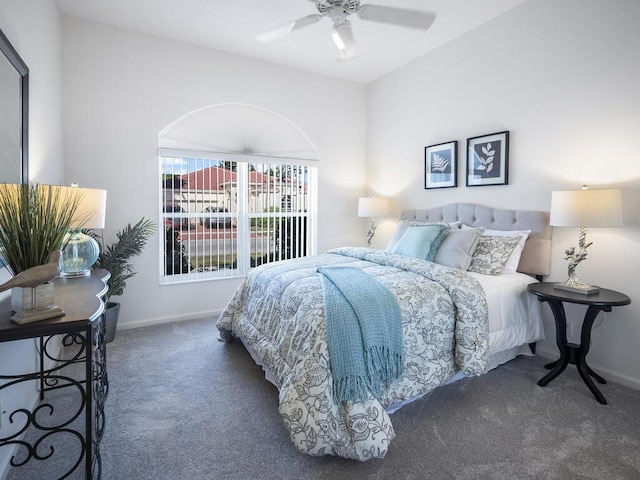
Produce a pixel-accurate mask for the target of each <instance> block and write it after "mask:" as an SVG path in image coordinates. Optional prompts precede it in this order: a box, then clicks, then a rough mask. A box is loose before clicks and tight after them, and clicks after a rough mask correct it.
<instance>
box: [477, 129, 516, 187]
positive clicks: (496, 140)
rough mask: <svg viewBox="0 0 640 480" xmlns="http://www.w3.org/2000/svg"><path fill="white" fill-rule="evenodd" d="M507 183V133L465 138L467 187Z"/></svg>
mask: <svg viewBox="0 0 640 480" xmlns="http://www.w3.org/2000/svg"><path fill="white" fill-rule="evenodd" d="M508 183H509V132H508V131H506V132H497V133H490V134H488V135H481V136H479V137H472V138H467V187H479V186H483V185H507V184H508Z"/></svg>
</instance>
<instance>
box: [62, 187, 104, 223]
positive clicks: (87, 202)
mask: <svg viewBox="0 0 640 480" xmlns="http://www.w3.org/2000/svg"><path fill="white" fill-rule="evenodd" d="M67 188H72V189H73V190H75V191H77V192H79V195H80V203H79V204H78V208H77V210H76V213H75V215H74V216H73V222H72V224H71V228H74V229H75V228H87V229H89V228H104V217H105V214H106V211H107V191H106V190H100V189H97V188H79V187H67Z"/></svg>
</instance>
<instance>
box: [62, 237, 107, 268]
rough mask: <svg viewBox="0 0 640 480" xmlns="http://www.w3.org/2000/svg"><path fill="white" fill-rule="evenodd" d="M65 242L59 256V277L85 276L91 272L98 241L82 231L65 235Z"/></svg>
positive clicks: (98, 250)
mask: <svg viewBox="0 0 640 480" xmlns="http://www.w3.org/2000/svg"><path fill="white" fill-rule="evenodd" d="M65 241H66V242H67V244H66V246H65V247H64V249H63V250H62V255H61V257H60V276H61V277H71V278H73V277H85V276H87V275H89V274H90V273H91V272H90V271H89V270H90V269H91V266H92V265H93V264H94V263H96V260H97V259H98V255H99V253H100V247H99V246H98V242H96V241H95V240H94V239H93V238H91V237H90V236H89V235H87V234H86V233H83V232H79V231H78V232H73V233H70V234H67V236H66V237H65Z"/></svg>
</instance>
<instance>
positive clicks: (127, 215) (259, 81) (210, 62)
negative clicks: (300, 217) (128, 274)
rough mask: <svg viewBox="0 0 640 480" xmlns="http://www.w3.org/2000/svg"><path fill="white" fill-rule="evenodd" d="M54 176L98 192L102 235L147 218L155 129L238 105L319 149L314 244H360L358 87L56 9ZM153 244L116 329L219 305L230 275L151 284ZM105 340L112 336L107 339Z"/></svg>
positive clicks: (362, 131) (362, 130)
mask: <svg viewBox="0 0 640 480" xmlns="http://www.w3.org/2000/svg"><path fill="white" fill-rule="evenodd" d="M63 79H64V93H63V99H64V102H63V103H64V127H65V131H64V142H65V166H66V172H67V178H65V180H66V181H76V182H78V183H80V184H81V185H82V186H86V187H96V188H105V189H107V190H108V199H107V228H106V236H107V238H109V236H110V235H111V238H113V234H114V232H115V231H117V230H120V229H121V228H122V227H124V226H125V225H126V223H127V222H136V221H137V220H138V219H139V218H141V217H142V216H145V217H148V218H152V219H154V220H157V219H158V201H159V180H158V159H157V148H158V133H159V132H160V131H161V130H162V129H163V128H164V127H166V126H167V125H168V124H169V123H171V122H173V121H174V120H176V119H177V118H179V117H181V116H182V115H185V114H187V113H189V112H191V111H193V110H196V109H198V108H202V107H205V106H208V105H214V104H219V103H227V102H239V103H248V104H253V105H257V106H260V107H264V108H267V109H269V110H272V111H274V112H276V113H279V114H281V115H283V116H284V117H286V118H287V119H289V120H291V121H292V122H293V123H294V124H296V125H297V126H298V127H299V128H300V129H301V130H302V131H303V132H304V133H305V134H306V135H308V137H309V138H310V140H311V141H312V142H313V144H314V145H315V146H316V149H317V151H318V153H319V158H320V163H319V166H320V170H319V185H320V186H319V190H320V192H319V231H320V235H319V238H318V249H319V251H324V250H326V249H327V248H329V247H333V246H338V245H345V244H356V243H362V242H363V241H364V240H363V239H364V237H363V236H362V234H361V227H362V225H364V221H358V219H357V218H355V213H356V199H357V197H358V196H360V195H362V194H363V193H364V185H365V182H364V175H363V172H364V162H365V157H364V154H365V142H366V88H365V86H363V85H361V84H357V83H353V82H348V81H344V80H336V79H332V78H330V77H325V76H321V75H317V74H310V73H305V72H302V71H299V70H295V69H290V68H284V67H281V66H276V65H273V64H269V63H264V62H259V61H255V60H251V59H247V58H243V57H239V56H235V55H230V54H226V53H222V52H218V51H214V50H211V49H207V48H203V47H198V46H194V45H189V44H185V43H179V42H176V41H172V40H166V39H162V38H159V37H154V36H150V35H146V34H140V33H135V32H132V31H128V30H122V29H117V28H113V27H110V26H106V25H101V24H98V23H92V22H87V21H83V20H80V19H77V18H73V17H65V16H63ZM159 242H160V235H158V236H157V238H156V239H154V240H153V241H152V242H151V244H150V245H149V246H148V248H147V249H146V250H145V252H144V253H143V255H142V256H141V257H137V258H135V259H134V261H135V268H136V270H137V271H138V272H139V273H138V275H137V276H135V277H134V278H132V279H131V280H129V281H128V284H127V290H126V291H125V294H124V295H123V296H122V297H120V298H119V299H116V300H119V301H121V303H122V310H121V316H120V322H121V324H120V326H125V327H126V326H133V325H142V324H147V323H153V322H157V321H166V320H171V319H181V318H194V317H197V316H199V315H204V314H207V313H208V314H211V313H212V312H217V311H220V310H222V308H224V306H225V305H226V303H227V302H228V301H229V299H230V298H231V295H232V294H233V292H234V291H235V289H236V287H237V285H238V284H239V281H238V280H216V281H207V282H201V283H192V284H182V285H164V286H159V285H158V280H159V267H158V263H159V247H160V245H159ZM116 341H117V339H116Z"/></svg>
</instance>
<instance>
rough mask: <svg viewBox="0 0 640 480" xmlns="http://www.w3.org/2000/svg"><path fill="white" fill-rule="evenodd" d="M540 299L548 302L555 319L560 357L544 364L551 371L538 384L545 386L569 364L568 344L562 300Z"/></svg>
mask: <svg viewBox="0 0 640 480" xmlns="http://www.w3.org/2000/svg"><path fill="white" fill-rule="evenodd" d="M541 301H546V302H548V303H549V307H550V308H551V312H552V313H553V318H554V319H555V321H556V345H558V350H559V351H560V358H559V359H558V360H556V361H555V362H551V363H548V364H547V365H545V368H547V369H551V371H550V372H549V373H547V374H546V375H545V376H544V377H542V378H541V379H540V380H539V381H538V385H540V386H541V387H545V386H546V385H547V384H548V383H549V382H550V381H551V380H553V379H554V378H556V377H557V376H558V375H560V374H561V373H562V372H563V371H564V369H565V368H567V365H568V364H569V346H568V345H567V318H566V316H565V313H564V307H563V306H562V302H559V301H557V300H552V299H545V300H541Z"/></svg>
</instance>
